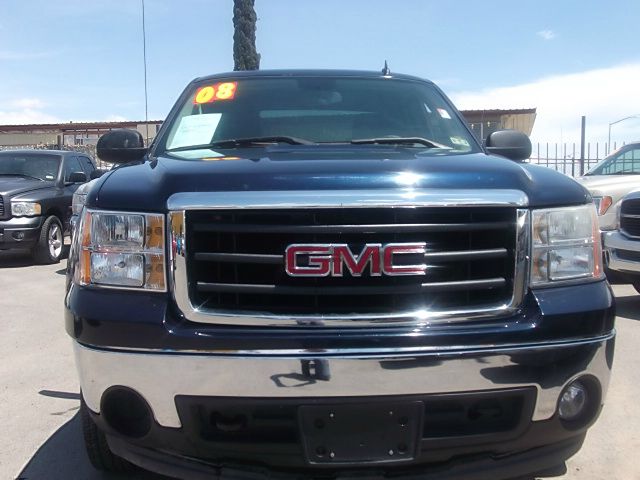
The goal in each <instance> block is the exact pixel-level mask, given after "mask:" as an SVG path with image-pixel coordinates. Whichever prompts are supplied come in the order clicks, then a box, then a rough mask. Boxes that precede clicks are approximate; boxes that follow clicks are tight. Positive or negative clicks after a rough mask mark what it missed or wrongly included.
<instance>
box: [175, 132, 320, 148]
mask: <svg viewBox="0 0 640 480" xmlns="http://www.w3.org/2000/svg"><path fill="white" fill-rule="evenodd" d="M275 143H288V144H289V145H313V142H311V141H309V140H305V139H303V138H296V137H287V136H282V135H274V136H268V137H247V138H229V139H227V140H217V141H215V142H211V143H204V144H201V145H187V146H184V147H176V148H168V149H167V152H181V151H184V150H198V149H201V148H237V147H255V146H260V145H264V144H275Z"/></svg>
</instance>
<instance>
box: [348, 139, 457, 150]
mask: <svg viewBox="0 0 640 480" xmlns="http://www.w3.org/2000/svg"><path fill="white" fill-rule="evenodd" d="M351 143H352V144H354V145H367V144H378V145H415V144H419V145H425V146H427V147H429V148H446V149H447V150H451V147H449V146H447V145H443V144H442V143H438V142H434V141H433V140H429V139H428V138H423V137H380V138H356V139H353V140H351Z"/></svg>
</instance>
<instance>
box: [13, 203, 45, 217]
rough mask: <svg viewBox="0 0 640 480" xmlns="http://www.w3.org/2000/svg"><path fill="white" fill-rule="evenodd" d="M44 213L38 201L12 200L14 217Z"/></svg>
mask: <svg viewBox="0 0 640 480" xmlns="http://www.w3.org/2000/svg"><path fill="white" fill-rule="evenodd" d="M40 213H42V208H41V207H40V204H39V203H37V202H11V215H13V216H14V217H35V216H36V215H40Z"/></svg>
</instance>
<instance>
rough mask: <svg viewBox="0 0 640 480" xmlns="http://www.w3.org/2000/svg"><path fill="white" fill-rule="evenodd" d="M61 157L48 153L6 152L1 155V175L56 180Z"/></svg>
mask: <svg viewBox="0 0 640 480" xmlns="http://www.w3.org/2000/svg"><path fill="white" fill-rule="evenodd" d="M59 165H60V157H58V156H56V155H46V154H24V153H9V154H7V153H5V154H2V155H0V175H17V176H24V177H33V178H37V179H40V180H55V179H56V178H57V176H58V168H59Z"/></svg>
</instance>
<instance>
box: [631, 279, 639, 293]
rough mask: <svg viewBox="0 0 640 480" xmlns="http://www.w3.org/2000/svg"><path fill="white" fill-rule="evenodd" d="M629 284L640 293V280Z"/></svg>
mask: <svg viewBox="0 0 640 480" xmlns="http://www.w3.org/2000/svg"><path fill="white" fill-rule="evenodd" d="M631 285H633V288H635V289H636V292H638V293H640V282H635V283H632V284H631Z"/></svg>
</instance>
